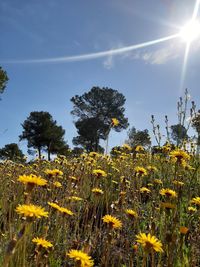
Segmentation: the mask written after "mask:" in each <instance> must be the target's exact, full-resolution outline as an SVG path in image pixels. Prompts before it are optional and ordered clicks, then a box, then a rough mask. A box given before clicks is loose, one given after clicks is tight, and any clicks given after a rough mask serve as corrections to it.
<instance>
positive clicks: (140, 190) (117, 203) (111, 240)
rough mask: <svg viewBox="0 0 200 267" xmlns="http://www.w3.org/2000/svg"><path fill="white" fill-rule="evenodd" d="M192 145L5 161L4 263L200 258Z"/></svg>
mask: <svg viewBox="0 0 200 267" xmlns="http://www.w3.org/2000/svg"><path fill="white" fill-rule="evenodd" d="M199 166H200V160H199V156H197V155H196V154H195V151H194V148H193V147H191V149H190V151H187V150H186V149H185V148H184V146H183V147H182V148H181V149H178V148H177V149H176V148H175V149H172V147H171V146H170V144H166V145H165V146H162V147H161V148H159V149H158V150H157V151H156V153H155V151H154V153H153V152H150V151H146V150H144V149H143V147H141V146H138V147H136V148H135V149H134V150H133V149H131V148H130V147H129V146H128V145H124V146H122V147H121V149H120V150H118V151H115V155H113V156H112V157H111V156H108V155H102V154H98V153H95V152H91V153H89V154H87V153H84V154H82V155H80V156H79V157H69V158H66V157H64V156H60V157H57V158H55V159H54V160H53V161H51V162H49V161H47V160H45V159H36V160H35V161H34V162H32V163H29V164H27V163H25V164H17V163H14V162H12V161H3V162H1V164H0V177H1V189H0V196H1V197H0V227H1V235H0V238H1V251H0V266H5V267H16V266H17V267H20V266H23V267H25V266H27V267H28V266H49V267H61V266H63V267H64V266H79V267H90V266H116V267H117V266H121V267H125V266H126V267H131V266H142V267H144V266H152V267H153V266H160V267H164V266H168V267H169V266H174V267H175V266H180V267H183V266H188V267H195V266H200V232H199V222H200V214H199V208H200V171H199Z"/></svg>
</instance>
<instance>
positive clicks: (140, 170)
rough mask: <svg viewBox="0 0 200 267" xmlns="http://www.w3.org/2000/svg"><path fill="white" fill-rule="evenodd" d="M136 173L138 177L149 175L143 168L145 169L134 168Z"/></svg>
mask: <svg viewBox="0 0 200 267" xmlns="http://www.w3.org/2000/svg"><path fill="white" fill-rule="evenodd" d="M134 171H135V173H136V175H138V176H144V175H147V171H146V169H145V168H143V167H139V166H138V167H135V168H134Z"/></svg>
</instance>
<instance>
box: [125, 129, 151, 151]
mask: <svg viewBox="0 0 200 267" xmlns="http://www.w3.org/2000/svg"><path fill="white" fill-rule="evenodd" d="M126 142H127V143H128V144H129V145H130V146H131V147H136V146H144V147H146V146H150V145H151V138H150V136H149V132H148V130H147V129H145V130H143V131H140V130H136V128H135V127H132V128H131V129H130V130H129V132H128V140H127V141H126Z"/></svg>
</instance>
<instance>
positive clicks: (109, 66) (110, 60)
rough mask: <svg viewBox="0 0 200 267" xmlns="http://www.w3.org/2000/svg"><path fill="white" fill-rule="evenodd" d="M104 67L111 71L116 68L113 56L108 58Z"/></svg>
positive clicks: (104, 62)
mask: <svg viewBox="0 0 200 267" xmlns="http://www.w3.org/2000/svg"><path fill="white" fill-rule="evenodd" d="M103 66H104V68H106V69H108V70H110V69H112V68H113V67H114V60H113V56H112V55H110V56H108V57H107V58H106V59H105V60H104V61H103Z"/></svg>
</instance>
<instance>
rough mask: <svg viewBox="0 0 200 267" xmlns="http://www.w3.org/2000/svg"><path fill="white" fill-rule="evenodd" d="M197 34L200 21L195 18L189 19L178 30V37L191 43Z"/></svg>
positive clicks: (199, 30) (199, 32) (199, 28)
mask: <svg viewBox="0 0 200 267" xmlns="http://www.w3.org/2000/svg"><path fill="white" fill-rule="evenodd" d="M199 36H200V23H199V22H198V21H197V20H191V21H189V22H188V23H186V24H185V26H184V27H183V28H182V29H181V31H180V37H181V38H182V40H183V41H184V42H186V43H191V42H192V41H194V40H195V39H197V38H198V37H199Z"/></svg>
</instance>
